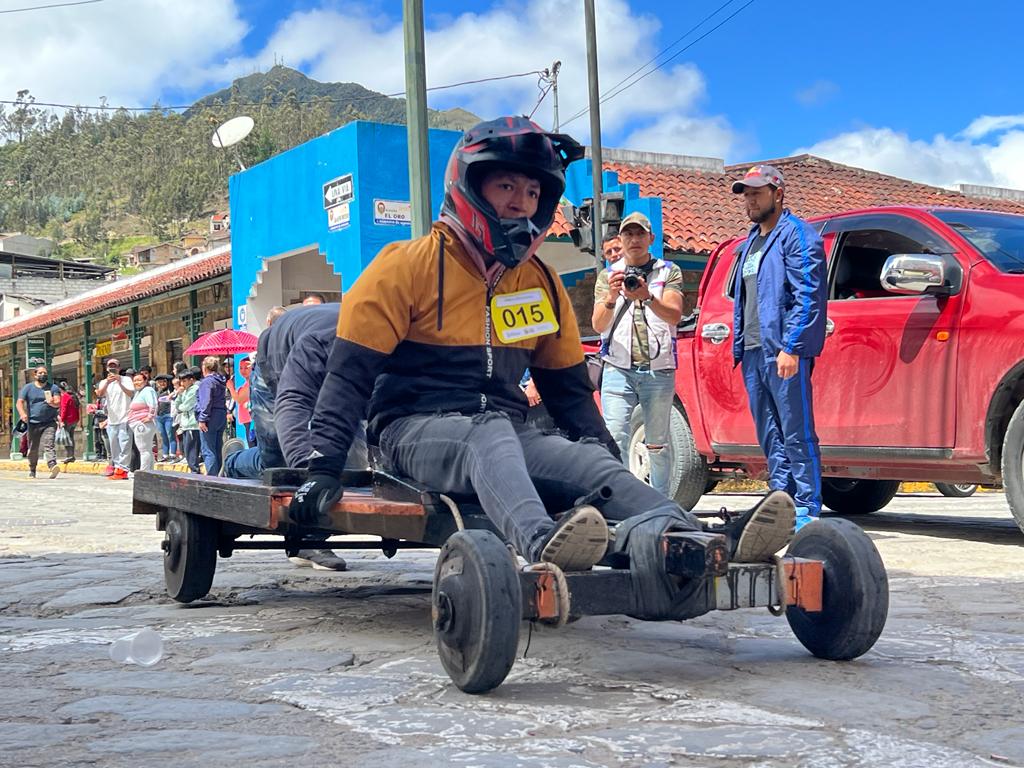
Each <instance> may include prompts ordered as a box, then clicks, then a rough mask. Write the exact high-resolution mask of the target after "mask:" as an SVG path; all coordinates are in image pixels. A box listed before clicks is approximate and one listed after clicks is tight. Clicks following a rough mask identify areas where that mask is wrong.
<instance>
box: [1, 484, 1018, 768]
mask: <svg viewBox="0 0 1024 768" xmlns="http://www.w3.org/2000/svg"><path fill="white" fill-rule="evenodd" d="M0 498H2V499H3V500H4V501H3V502H2V504H0V585H2V590H0V653H2V659H3V669H4V677H5V685H4V686H3V688H2V689H0V707H2V709H3V712H4V718H3V722H2V723H0V754H2V755H3V757H2V759H0V763H2V764H3V765H10V766H57V765H60V766H72V765H73V766H78V765H97V766H99V765H102V766H135V765H143V764H155V763H157V761H159V763H160V764H164V765H169V766H176V767H177V766H209V765H211V764H222V765H245V766H270V765H285V764H288V765H300V764H308V765H317V766H328V765H372V766H374V768H385V767H387V766H408V765H411V764H414V763H416V764H418V765H422V766H433V765H455V766H502V767H503V768H505V767H512V766H536V767H537V768H541V767H544V768H549V767H552V766H641V765H642V766H651V765H664V766H669V765H672V766H691V765H692V766H698V765H699V766H735V765H741V764H744V765H748V764H756V765H760V766H776V765H778V766H808V767H810V766H814V768H821V767H822V766H837V767H838V766H861V765H867V766H879V765H886V766H890V767H891V768H899V767H901V766H930V767H931V768H942V767H945V766H948V767H949V768H961V767H962V766H973V765H1024V733H1022V730H1021V726H1020V723H1021V722H1024V704H1022V701H1024V622H1022V619H1024V603H1022V600H1021V594H1022V583H1024V546H1022V545H1024V535H1021V533H1020V532H1019V530H1018V529H1017V527H1016V526H1015V525H1014V523H1013V521H1012V520H1011V519H1010V515H1009V511H1008V509H1007V508H1006V504H1005V501H1004V499H1003V497H1002V495H1001V494H998V493H980V494H978V495H976V496H974V497H972V498H970V499H964V500H957V499H946V498H943V497H941V496H938V495H937V494H932V495H912V496H906V495H905V496H900V497H897V499H896V500H895V501H894V502H893V503H892V504H891V505H890V506H889V508H888V509H887V510H886V511H885V512H884V513H879V514H877V515H873V516H871V517H870V518H867V517H865V518H861V519H858V520H857V522H858V523H860V524H862V525H864V526H866V527H867V528H868V530H869V532H871V534H872V538H874V539H875V541H876V544H877V546H878V547H879V549H880V551H881V553H882V556H883V558H884V560H885V561H886V565H887V567H888V569H889V575H890V582H891V583H890V586H891V592H892V598H891V607H890V614H889V623H888V626H887V629H886V631H885V633H884V634H883V635H882V638H881V639H880V640H879V642H878V644H877V645H876V646H875V648H874V650H872V651H871V652H869V653H868V654H867V655H866V656H864V657H863V658H862V659H860V660H857V661H854V662H848V663H831V662H825V661H819V660H817V659H815V658H813V657H811V656H810V655H809V654H808V653H807V652H806V651H805V650H804V649H803V647H802V646H800V645H799V643H798V642H797V641H796V640H795V638H794V637H793V636H792V634H791V632H790V630H789V627H788V625H787V623H786V621H785V619H781V618H778V619H777V618H774V617H772V616H771V615H769V613H768V612H767V611H740V612H735V613H722V612H719V613H712V614H710V615H708V616H704V617H702V618H700V619H696V620H693V621H689V622H685V623H682V624H680V623H672V622H667V623H643V622H639V621H635V620H633V619H628V618H624V617H588V618H584V619H582V620H580V621H578V622H576V623H574V624H572V625H570V626H568V627H566V628H564V629H561V630H557V631H556V630H552V629H549V628H545V627H538V628H535V629H534V630H533V631H532V637H531V640H530V647H529V651H528V653H526V654H525V658H520V659H519V660H518V661H517V663H516V665H515V667H514V668H513V670H512V673H511V675H510V677H509V679H508V680H507V681H506V683H505V684H504V685H502V686H501V687H500V688H499V689H497V691H495V692H494V693H492V694H490V695H486V696H481V697H471V696H467V695H464V694H462V693H459V692H458V691H457V690H456V689H454V688H453V687H452V686H451V685H450V683H449V681H448V678H447V676H446V675H445V674H444V672H443V670H442V669H441V666H440V664H439V662H438V661H437V656H436V653H435V650H434V646H433V642H432V639H431V635H430V626H429V611H430V608H429V602H430V600H429V598H430V583H431V577H432V570H433V565H434V557H435V553H434V552H432V551H429V550H428V551H422V552H415V551H412V552H402V553H399V555H398V556H397V557H396V558H395V559H393V560H388V559H386V558H385V557H384V556H383V555H382V554H380V553H379V552H373V551H369V550H368V551H359V552H352V553H348V554H346V558H347V559H348V560H349V564H350V570H349V571H348V572H346V573H334V572H327V571H313V570H310V569H305V568H298V567H295V566H292V565H291V564H290V563H289V562H288V561H287V559H286V558H285V556H284V554H283V553H281V552H273V551H259V552H251V551H250V552H244V551H243V552H236V553H235V555H234V556H233V557H231V558H230V559H226V560H224V559H222V560H220V561H219V562H218V571H217V576H216V579H215V581H214V586H213V589H212V592H211V594H210V596H209V597H208V598H207V599H206V600H202V601H198V602H197V603H195V604H193V605H191V606H187V607H186V606H180V605H178V604H176V603H174V602H173V601H171V600H170V599H169V598H167V596H166V595H165V593H164V588H163V571H162V565H161V553H160V541H161V538H162V534H161V533H159V532H157V531H155V530H154V529H153V519H152V518H151V517H133V516H132V515H131V483H130V482H121V483H116V482H110V481H107V480H105V479H103V478H100V477H92V476H80V475H65V476H62V477H60V478H59V479H58V480H55V481H48V480H46V481H44V480H37V481H29V480H28V479H27V478H25V477H24V476H22V475H21V474H13V473H0ZM721 504H727V505H730V506H733V507H746V506H748V505H749V497H743V496H734V495H716V496H710V497H705V499H704V500H703V503H702V505H701V507H703V508H707V509H714V508H717V506H719V505H721ZM145 627H149V628H152V629H154V630H156V631H157V632H158V633H159V634H160V635H161V636H162V638H163V641H164V644H165V654H164V657H163V659H162V660H161V661H160V662H158V663H157V664H156V665H154V666H152V667H149V668H143V667H139V666H131V665H123V664H117V663H114V662H113V661H111V659H110V657H109V646H110V644H111V643H112V642H113V641H114V640H116V639H118V638H120V637H123V636H125V635H128V634H130V633H132V632H134V631H136V630H139V629H142V628H145ZM530 634H531V633H529V632H528V631H527V630H526V628H525V627H524V631H523V642H522V643H521V645H520V656H521V657H522V656H523V655H524V652H525V646H526V638H527V636H528V635H530Z"/></svg>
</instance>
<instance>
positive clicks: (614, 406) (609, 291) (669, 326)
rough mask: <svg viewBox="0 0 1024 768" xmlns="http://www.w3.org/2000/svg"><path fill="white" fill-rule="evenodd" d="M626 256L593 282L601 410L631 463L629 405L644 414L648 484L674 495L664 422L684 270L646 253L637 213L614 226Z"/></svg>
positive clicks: (644, 222)
mask: <svg viewBox="0 0 1024 768" xmlns="http://www.w3.org/2000/svg"><path fill="white" fill-rule="evenodd" d="M619 239H620V241H621V243H622V251H623V257H622V258H621V259H619V260H617V261H615V262H614V263H612V265H611V266H609V267H608V268H607V269H604V270H602V271H601V273H600V274H599V275H598V277H597V283H596V285H595V286H594V314H593V317H592V318H591V322H592V323H593V326H594V330H595V331H597V332H598V333H600V334H601V359H602V360H603V361H604V370H603V372H602V376H601V410H602V412H603V414H604V420H605V424H607V425H608V431H609V432H611V434H612V437H613V438H614V439H615V442H616V443H617V444H618V446H619V451H620V452H621V453H622V460H623V463H625V465H626V466H627V467H628V466H629V459H630V450H629V449H630V440H631V438H632V432H633V430H632V417H633V410H634V409H635V408H636V406H637V405H639V406H640V409H641V413H642V415H643V426H644V443H645V445H646V448H647V455H648V458H649V466H650V470H651V478H650V483H651V486H653V487H654V488H655V489H656V490H658V491H661V492H662V493H663V494H665V495H666V496H671V493H670V491H671V489H670V488H669V480H670V478H671V476H672V466H671V462H672V457H671V455H670V453H669V451H668V443H669V425H670V420H671V417H672V400H673V397H674V396H675V378H676V326H677V325H678V323H679V319H680V318H681V317H682V315H683V273H682V271H681V270H680V269H679V267H678V266H677V265H675V264H673V263H672V262H670V261H666V260H664V259H655V258H654V257H652V256H651V254H650V247H651V245H652V244H653V243H654V231H653V229H652V227H651V222H650V220H649V219H648V218H647V217H646V216H644V215H643V214H642V213H638V212H637V213H631V214H629V215H628V216H627V217H626V218H624V219H623V220H622V225H621V226H620V228H619Z"/></svg>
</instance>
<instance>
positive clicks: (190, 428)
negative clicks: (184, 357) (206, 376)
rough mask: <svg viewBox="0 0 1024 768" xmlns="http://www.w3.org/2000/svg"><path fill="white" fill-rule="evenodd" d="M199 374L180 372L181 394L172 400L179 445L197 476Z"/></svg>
mask: <svg viewBox="0 0 1024 768" xmlns="http://www.w3.org/2000/svg"><path fill="white" fill-rule="evenodd" d="M198 378H199V373H198V372H197V370H196V369H195V368H187V369H185V370H184V371H182V372H181V375H180V376H179V380H180V381H181V392H180V393H179V394H178V396H177V397H176V398H174V404H173V407H174V411H175V412H176V413H177V414H178V418H179V423H180V425H181V444H182V447H183V448H182V450H183V451H184V453H185V461H186V462H187V463H188V469H189V471H190V472H194V473H195V474H197V475H198V474H199V425H198V424H197V423H196V399H197V397H198V395H199V382H198V381H196V379H198Z"/></svg>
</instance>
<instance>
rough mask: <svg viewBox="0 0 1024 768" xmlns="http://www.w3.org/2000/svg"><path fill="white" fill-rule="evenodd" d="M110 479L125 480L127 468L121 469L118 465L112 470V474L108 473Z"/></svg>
mask: <svg viewBox="0 0 1024 768" xmlns="http://www.w3.org/2000/svg"><path fill="white" fill-rule="evenodd" d="M110 479H111V480H127V479H128V470H127V469H121V468H120V467H118V468H117V469H115V470H114V474H112V475H110Z"/></svg>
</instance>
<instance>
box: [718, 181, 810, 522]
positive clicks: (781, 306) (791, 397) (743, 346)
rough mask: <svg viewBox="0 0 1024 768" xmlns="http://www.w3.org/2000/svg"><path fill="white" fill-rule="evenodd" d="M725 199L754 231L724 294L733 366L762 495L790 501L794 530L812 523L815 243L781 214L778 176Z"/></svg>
mask: <svg viewBox="0 0 1024 768" xmlns="http://www.w3.org/2000/svg"><path fill="white" fill-rule="evenodd" d="M732 191H733V193H735V194H742V195H743V200H744V204H745V206H746V212H747V216H748V217H749V218H750V220H751V221H752V222H754V226H753V227H752V228H751V230H750V234H749V236H748V237H747V242H746V243H745V244H744V246H743V250H742V252H741V256H740V262H739V269H737V270H736V278H735V284H734V286H733V289H734V290H733V295H734V296H735V297H736V302H735V309H734V316H733V328H734V329H735V333H734V334H733V347H732V354H733V360H734V361H735V362H736V363H737V364H740V363H742V366H743V381H744V383H745V384H746V387H747V395H748V397H749V398H750V410H751V412H752V413H753V415H754V421H755V423H756V424H757V440H758V442H759V443H760V445H761V449H762V450H763V451H764V453H765V456H766V457H767V459H768V474H769V485H770V486H771V488H772V489H773V490H782V491H787V492H788V493H789V494H790V495H791V496H792V497H793V499H794V501H795V502H796V508H797V509H796V514H797V518H796V528H797V530H799V529H800V528H801V527H802V526H804V525H806V524H807V523H808V522H810V521H811V520H814V519H816V518H817V517H818V515H819V514H820V513H821V451H820V450H819V448H818V435H817V433H816V432H815V430H814V411H813V408H812V397H811V371H812V370H813V369H814V358H815V357H817V356H818V355H820V354H821V348H822V346H823V345H824V343H825V319H826V318H825V307H826V301H827V298H828V296H827V292H828V281H827V278H826V268H825V251H824V248H823V246H822V241H821V238H820V237H819V236H818V233H817V232H815V231H814V229H813V228H812V227H811V226H809V225H808V224H807V223H806V222H804V221H802V220H801V219H798V218H797V217H796V216H794V215H793V214H792V213H790V212H789V210H788V209H786V208H784V207H783V198H784V196H785V182H784V181H783V178H782V173H781V172H780V171H779V170H778V169H776V168H774V167H772V166H770V165H755V166H754V167H753V168H751V169H750V170H749V171H747V173H746V175H745V176H744V177H743V179H742V180H740V181H737V182H735V183H734V184H733V185H732Z"/></svg>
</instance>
